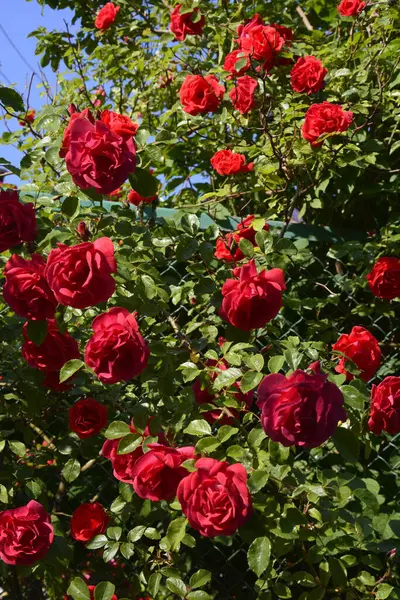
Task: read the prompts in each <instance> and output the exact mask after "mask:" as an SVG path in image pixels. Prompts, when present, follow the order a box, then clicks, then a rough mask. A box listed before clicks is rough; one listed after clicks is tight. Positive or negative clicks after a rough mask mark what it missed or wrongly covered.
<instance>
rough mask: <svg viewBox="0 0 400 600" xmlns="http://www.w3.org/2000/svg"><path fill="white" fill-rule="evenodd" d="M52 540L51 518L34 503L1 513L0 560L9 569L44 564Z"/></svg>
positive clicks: (40, 506) (37, 503)
mask: <svg viewBox="0 0 400 600" xmlns="http://www.w3.org/2000/svg"><path fill="white" fill-rule="evenodd" d="M53 539H54V529H53V525H52V524H51V520H50V515H49V514H48V513H47V512H46V510H45V509H44V507H43V506H42V505H41V504H39V502H36V501H35V500H31V501H30V502H28V504H27V505H26V506H20V507H19V508H10V509H9V510H4V511H3V512H1V513H0V558H1V560H3V561H4V562H5V563H6V564H7V565H32V564H33V563H34V562H36V561H38V560H41V559H42V558H44V557H45V556H46V554H47V551H48V549H49V548H50V546H51V544H52V542H53Z"/></svg>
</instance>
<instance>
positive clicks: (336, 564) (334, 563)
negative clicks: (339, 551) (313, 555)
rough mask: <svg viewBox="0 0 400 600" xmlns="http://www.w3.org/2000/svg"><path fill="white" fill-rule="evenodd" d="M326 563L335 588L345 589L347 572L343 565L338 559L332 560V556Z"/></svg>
mask: <svg viewBox="0 0 400 600" xmlns="http://www.w3.org/2000/svg"><path fill="white" fill-rule="evenodd" d="M328 562H329V570H330V572H331V575H332V581H333V585H334V586H335V587H345V586H346V585H347V571H346V569H345V567H344V565H343V563H342V562H341V561H340V560H339V559H338V558H334V557H333V556H330V557H329V559H328Z"/></svg>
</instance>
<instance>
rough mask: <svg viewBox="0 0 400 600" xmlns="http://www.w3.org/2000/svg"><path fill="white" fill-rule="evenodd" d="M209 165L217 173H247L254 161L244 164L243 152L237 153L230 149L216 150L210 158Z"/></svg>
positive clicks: (251, 168)
mask: <svg viewBox="0 0 400 600" xmlns="http://www.w3.org/2000/svg"><path fill="white" fill-rule="evenodd" d="M211 165H212V167H213V168H214V169H215V170H216V171H217V173H219V175H236V173H249V171H252V170H253V167H254V163H248V164H247V165H246V157H245V156H244V154H238V153H236V152H232V150H218V152H216V153H215V154H214V156H213V157H212V159H211Z"/></svg>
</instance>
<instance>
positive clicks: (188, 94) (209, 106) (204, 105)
mask: <svg viewBox="0 0 400 600" xmlns="http://www.w3.org/2000/svg"><path fill="white" fill-rule="evenodd" d="M224 93H225V88H224V86H223V85H219V83H218V80H217V78H216V77H215V75H206V76H205V77H203V76H202V75H187V76H186V79H185V81H184V82H183V84H182V86H181V89H180V91H179V97H180V99H181V102H182V107H183V110H184V111H185V112H187V113H188V114H189V115H199V114H204V113H208V112H215V111H216V110H218V107H219V105H220V104H221V101H222V99H223V97H224Z"/></svg>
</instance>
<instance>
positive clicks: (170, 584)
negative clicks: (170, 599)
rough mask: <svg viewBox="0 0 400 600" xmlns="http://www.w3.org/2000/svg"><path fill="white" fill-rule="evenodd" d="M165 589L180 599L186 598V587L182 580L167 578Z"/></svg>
mask: <svg viewBox="0 0 400 600" xmlns="http://www.w3.org/2000/svg"><path fill="white" fill-rule="evenodd" d="M167 588H168V589H169V591H170V592H172V593H173V594H176V595H177V596H179V597H180V598H184V597H185V596H186V591H187V590H186V585H185V584H184V583H183V581H182V579H179V578H178V577H168V579H167Z"/></svg>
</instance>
